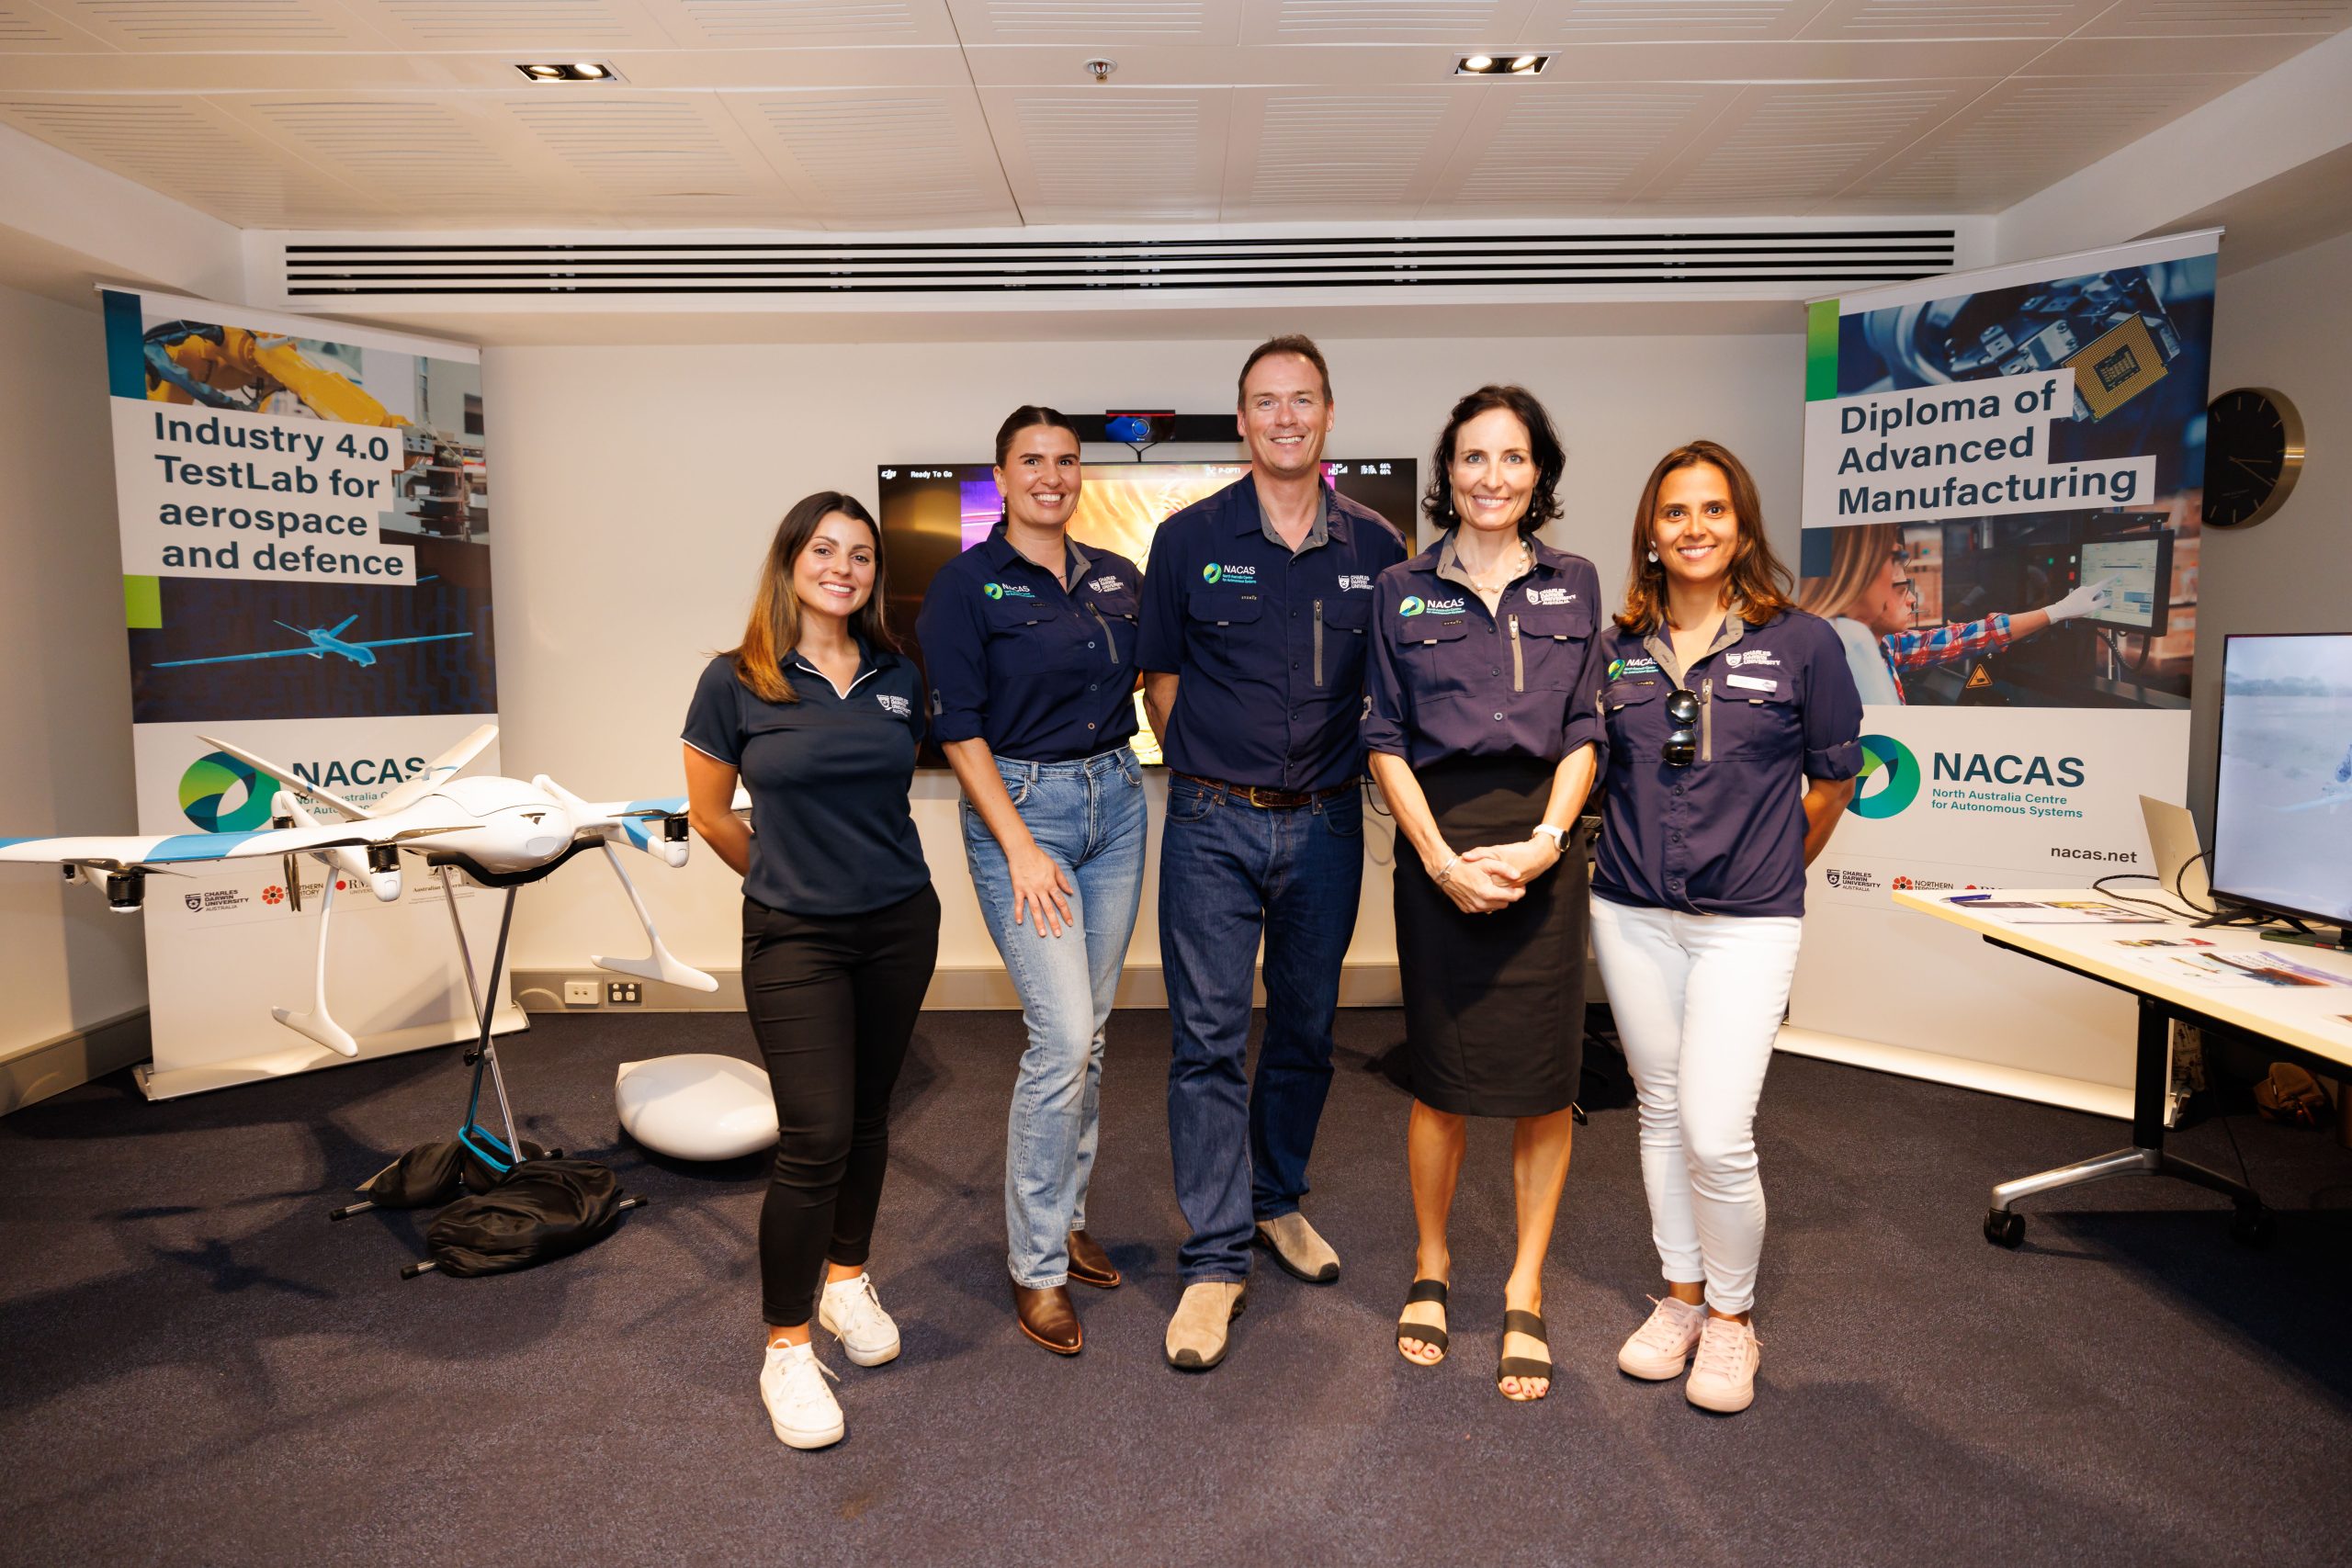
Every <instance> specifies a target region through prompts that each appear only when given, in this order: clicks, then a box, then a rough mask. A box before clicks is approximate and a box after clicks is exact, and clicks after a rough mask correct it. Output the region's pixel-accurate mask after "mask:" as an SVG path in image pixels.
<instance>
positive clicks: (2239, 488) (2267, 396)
mask: <svg viewBox="0 0 2352 1568" xmlns="http://www.w3.org/2000/svg"><path fill="white" fill-rule="evenodd" d="M2302 471H2303V416H2302V415H2301V414H2300V413H2297V412H2295V405H2294V404H2293V403H2291V402H2289V401H2288V400H2287V394H2286V393H2284V392H2276V391H2273V390H2271V389H2269V388H2267V387H2239V388H2237V389H2234V390H2232V391H2227V392H2223V393H2222V395H2221V396H2220V397H2218V398H2215V399H2214V400H2213V401H2212V403H2211V406H2209V407H2208V408H2207V409H2206V411H2205V522H2206V523H2207V524H2208V525H2210V526H2212V527H2215V528H2241V527H2245V525H2248V524H2253V523H2259V522H2261V521H2262V520H2263V519H2264V518H2266V517H2268V516H2269V515H2270V514H2271V513H2274V512H2276V511H2278V508H2279V507H2281V506H2283V505H2285V504H2286V502H2287V496H2288V494H2289V493H2290V491H2293V490H2294V488H2295V479H2296V476H2297V475H2299V474H2301V472H2302Z"/></svg>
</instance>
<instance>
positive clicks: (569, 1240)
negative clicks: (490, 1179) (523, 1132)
mask: <svg viewBox="0 0 2352 1568" xmlns="http://www.w3.org/2000/svg"><path fill="white" fill-rule="evenodd" d="M638 1202H639V1200H638V1199H634V1198H626V1199H625V1198H623V1197H622V1196H621V1184H620V1179H619V1178H617V1177H616V1176H615V1175H614V1174H613V1173H612V1172H611V1171H610V1170H608V1169H606V1168H605V1167H603V1166H601V1165H598V1164H597V1163H596V1162H595V1161H594V1160H585V1159H533V1160H526V1161H525V1162H524V1163H523V1164H521V1165H518V1166H516V1167H515V1169H514V1171H513V1172H512V1173H511V1174H509V1175H508V1176H507V1177H506V1178H505V1179H503V1180H501V1181H500V1182H499V1183H498V1184H497V1185H496V1186H494V1187H492V1188H491V1189H490V1190H488V1191H486V1192H476V1193H473V1194H470V1195H469V1196H467V1197H464V1198H460V1199H458V1201H456V1202H454V1203H452V1204H450V1205H449V1206H448V1207H447V1208H446V1209H444V1210H442V1211H441V1212H440V1213H438V1214H435V1216H434V1218H433V1224H431V1225H429V1226H427V1227H426V1229H425V1232H424V1248H425V1253H426V1256H427V1257H428V1258H430V1259H431V1260H432V1265H433V1267H435V1268H436V1269H439V1270H440V1271H441V1272H442V1273H445V1274H458V1275H467V1276H471V1275H476V1274H504V1273H510V1272H512V1271H513V1270H515V1269H528V1268H531V1267H532V1266H533V1265H535V1264H539V1263H545V1262H548V1260H550V1259H552V1258H562V1257H564V1256H566V1255H567V1254H570V1253H574V1252H577V1251H579V1250H580V1249H581V1248H582V1247H590V1246H593V1245H594V1244H595V1243H597V1242H599V1241H602V1240H603V1239H604V1238H605V1236H606V1235H609V1234H611V1232H612V1229H613V1227H614V1226H615V1225H616V1224H619V1223H620V1216H621V1211H622V1210H624V1209H627V1208H632V1207H635V1206H636V1204H637V1203H638Z"/></svg>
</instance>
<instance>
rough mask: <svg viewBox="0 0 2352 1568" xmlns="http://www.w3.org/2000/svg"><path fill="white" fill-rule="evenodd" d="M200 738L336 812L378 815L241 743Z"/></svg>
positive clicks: (354, 815) (348, 814)
mask: <svg viewBox="0 0 2352 1568" xmlns="http://www.w3.org/2000/svg"><path fill="white" fill-rule="evenodd" d="M197 739H198V740H201V741H203V742H204V743H205V744H206V745H207V746H209V747H211V748H212V749H213V750H216V751H226V752H227V753H228V754H229V755H230V756H232V757H234V758H235V759H237V761H240V762H243V763H244V764H245V766H247V767H249V768H251V769H253V770H254V772H255V773H266V774H268V775H269V776H270V777H271V778H274V779H276V780H277V782H278V783H279V784H284V785H285V786H286V787H287V788H288V789H290V790H292V791H293V792H294V793H295V795H298V796H308V797H309V798H310V799H312V800H323V801H325V802H326V803H327V804H328V805H329V806H332V807H334V808H335V809H336V810H337V811H340V812H342V813H343V814H344V815H345V817H348V818H351V819H352V820H354V821H357V820H359V819H360V818H366V817H372V816H375V815H376V812H373V811H369V810H368V808H367V807H364V806H359V805H356V804H355V803H354V802H351V801H348V800H345V799H344V798H343V796H341V795H337V794H335V793H334V791H333V790H331V789H327V788H324V787H322V786H321V785H319V784H312V783H311V781H310V780H308V779H306V778H304V777H303V776H302V775H301V774H300V773H292V772H289V771H288V770H287V769H285V768H281V767H279V766H278V765H277V763H275V762H273V761H270V760H269V759H268V758H266V757H263V756H259V755H256V754H255V753H254V752H252V751H248V750H245V749H244V748H243V747H242V746H232V745H231V744H229V742H227V741H226V740H215V739H213V738H212V737H211V736H209V735H199V736H198V737H197ZM381 809H382V808H381V807H378V810H381ZM196 836H197V837H198V838H202V837H205V836H206V835H204V834H198V835H196Z"/></svg>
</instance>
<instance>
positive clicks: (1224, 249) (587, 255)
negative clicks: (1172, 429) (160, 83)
mask: <svg viewBox="0 0 2352 1568" xmlns="http://www.w3.org/2000/svg"><path fill="white" fill-rule="evenodd" d="M1953 246H1954V234H1953V231H1951V229H1944V228H1917V229H1819V230H1804V229H1774V230H1769V231H1751V232H1738V233H1736V232H1724V231H1696V232H1656V233H1607V234H1479V235H1455V234H1448V235H1417V236H1412V237H1409V238H1405V237H1400V238H1379V237H1369V238H1368V237H1363V236H1354V237H1348V238H1340V239H1330V238H1314V239H1309V238H1295V237H1288V236H1284V237H1278V238H1277V237H1266V236H1247V237H1239V238H1227V239H1215V240H1206V239H1182V240H1099V241H1096V240H1012V241H981V240H968V241H910V242H905V243H898V242H891V241H877V240H859V241H854V242H843V241H828V240H823V239H809V240H792V241H782V242H769V241H752V240H737V241H694V242H637V243H631V242H628V241H611V242H598V243H582V244H550V243H514V244H502V243H460V244H402V243H385V242H383V241H381V240H379V239H371V240H369V241H367V242H365V243H352V244H328V243H300V244H288V246H287V247H286V253H285V254H286V287H287V293H288V296H289V297H291V298H296V299H351V298H356V297H365V298H373V299H382V298H390V297H394V296H408V297H433V298H445V299H446V298H465V297H469V296H490V295H533V294H537V295H550V296H580V295H663V294H666V295H673V296H683V295H694V294H779V295H791V294H809V295H828V294H830V295H836V296H847V295H915V294H963V295H970V294H997V295H1011V294H1038V295H1049V294H1061V293H1079V292H1091V293H1098V294H1138V295H1139V294H1148V293H1152V292H1156V291H1168V290H1194V289H1223V290H1235V289H1251V290H1259V291H1265V290H1285V289H1289V290H1301V289H1322V288H1387V289H1403V290H1411V291H1413V292H1414V293H1416V294H1419V295H1423V296H1427V295H1428V294H1430V293H1432V292H1442V291H1444V290H1448V289H1455V288H1478V287H1486V288H1492V287H1496V286H1508V287H1511V288H1531V287H1533V288H1593V287H1596V286H1601V287H1606V286H1621V287H1622V286H1626V285H1642V286H1651V287H1655V286H1660V285H1664V286H1683V287H1688V288H1691V290H1693V291H1694V292H1696V291H1700V290H1704V289H1711V288H1716V287H1718V286H1720V285H1724V284H1756V283H1770V284H1792V285H1793V284H1804V285H1814V284H1833V285H1834V284H1847V283H1884V282H1899V281H1903V280H1905V279H1909V278H1914V277H1921V276H1927V275H1928V274H1929V273H1936V272H1944V271H1948V270H1950V268H1951V266H1952V265H1954V253H1953Z"/></svg>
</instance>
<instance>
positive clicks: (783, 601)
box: [727, 490, 899, 703]
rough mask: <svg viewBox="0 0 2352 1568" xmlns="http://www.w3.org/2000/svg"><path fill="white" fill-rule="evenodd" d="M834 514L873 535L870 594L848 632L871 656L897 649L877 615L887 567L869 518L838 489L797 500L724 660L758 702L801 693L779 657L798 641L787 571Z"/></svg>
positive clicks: (791, 699) (796, 608)
mask: <svg viewBox="0 0 2352 1568" xmlns="http://www.w3.org/2000/svg"><path fill="white" fill-rule="evenodd" d="M836 512H838V513H841V514H842V516H844V517H846V518H849V519H850V520H851V521H852V522H854V523H863V524H865V531H866V532H867V533H869V534H871V535H873V536H874V592H873V593H872V594H870V595H868V596H867V598H866V601H865V604H861V605H859V606H858V607H857V610H856V612H855V613H854V615H851V616H850V618H849V629H850V633H851V635H852V636H854V637H856V638H857V639H858V640H859V641H861V642H863V643H865V646H866V647H867V648H868V649H871V650H872V651H874V652H876V653H884V652H888V653H896V652H897V651H898V650H899V639H898V638H897V637H893V636H891V635H890V626H889V622H888V619H887V617H885V615H883V613H882V603H883V597H884V593H885V591H886V590H887V588H888V577H887V576H886V572H887V570H888V567H887V563H886V562H885V560H884V558H883V552H882V530H881V528H880V527H879V526H878V525H876V523H875V521H874V516H873V513H869V512H867V511H866V510H865V506H864V504H863V503H861V502H859V501H858V499H857V497H855V496H854V495H844V494H842V492H841V491H837V490H820V491H818V492H817V493H816V494H814V495H807V496H802V497H801V498H800V499H799V500H798V501H796V502H793V503H792V510H791V511H789V512H787V513H785V514H784V521H783V522H781V523H779V524H777V525H776V529H775V539H774V540H772V541H771V542H770V543H769V545H768V554H767V559H766V560H764V561H763V562H762V563H761V566H760V586H759V590H758V592H755V593H753V594H752V618H751V621H750V623H749V624H748V625H746V626H744V627H743V641H742V645H741V647H739V648H731V649H728V650H727V657H728V658H729V659H731V660H734V661H735V678H736V679H737V680H739V681H741V682H743V684H744V685H746V686H749V687H750V688H751V689H752V694H753V695H754V696H756V697H758V698H759V699H760V700H761V701H762V702H768V703H797V702H798V701H799V700H800V694H799V693H797V692H796V691H794V690H793V689H792V682H789V681H787V680H786V679H785V678H784V656H785V655H786V654H787V653H790V652H791V651H792V650H793V649H794V648H796V647H797V646H798V644H799V642H800V596H799V595H798V594H797V593H795V592H793V591H792V569H793V566H794V564H795V563H796V562H797V561H798V560H799V559H800V552H801V551H803V550H805V549H807V548H808V547H809V540H810V539H812V538H814V537H816V535H817V525H818V524H820V523H822V522H823V521H824V520H825V519H826V518H827V517H829V516H831V515H832V514H833V513H836Z"/></svg>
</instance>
